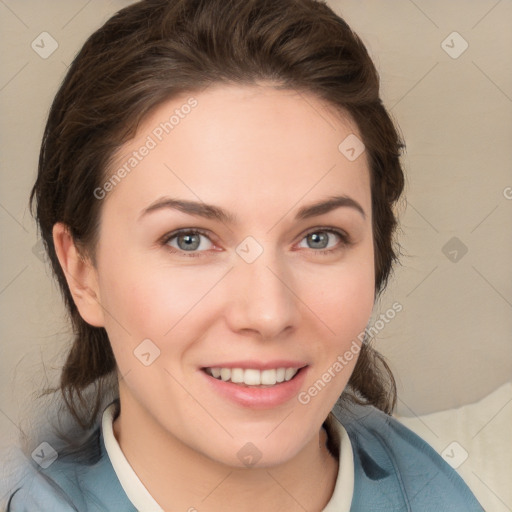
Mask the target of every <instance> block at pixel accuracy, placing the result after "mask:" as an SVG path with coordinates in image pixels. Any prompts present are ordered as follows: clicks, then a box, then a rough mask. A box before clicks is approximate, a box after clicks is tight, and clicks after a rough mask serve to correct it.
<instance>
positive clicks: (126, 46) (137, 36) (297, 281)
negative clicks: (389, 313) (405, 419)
mask: <svg viewBox="0 0 512 512" xmlns="http://www.w3.org/2000/svg"><path fill="white" fill-rule="evenodd" d="M401 147H402V144H401V141H400V138H399V136H398V133H397V130H396V128H395V127H394V125H393V122H392V121H391V119H390V117H389V115H388V114H387V112H386V110H385V108H384V107H383V105H382V103H381V101H380V98H379V84H378V75H377V72H376V70H375V67H374V65H373V63H372V62H371V60H370V58H369V56H368V54H367V52H366V49H365V48H364V46H363V44H362V43H361V41H360V40H359V39H358V37H357V36H356V35H355V34H354V33H353V32H352V31H351V30H350V28H349V27H348V26H347V25H346V23H345V22H344V21H343V20H341V19H340V18H339V17H338V16H336V15H335V14H334V13H333V12H332V11H331V10H330V9H329V8H328V7H327V6H325V5H324V4H322V3H320V2H316V1H313V0H282V1H280V2H274V1H269V0H249V1H247V0H244V1H241V0H207V1H197V0H171V1H169V0H145V1H142V2H138V3H136V4H133V5H131V6H130V7H127V8H125V9H123V10H122V11H120V12H119V13H118V14H116V15H115V16H114V17H113V18H112V19H111V20H109V21H108V22H107V23H106V24H105V25H104V26H103V27H101V28H100V29H99V30H98V31H97V32H95V33H94V34H93V35H92V36H91V37H90V38H89V40H88V41H87V42H86V44H85V45H84V47H83V48H82V50H81V52H80V53H79V55H78V56H77V57H76V59H75V61H74V62H73V64H72V66H71V68H70V70H69V72H68V74H67V76H66V78H65V80H64V83H63V84H62V86H61V88H60V90H59V92H58V94H57V96H56V98H55V101H54V103H53V106H52V108H51V111H50V114H49V119H48V123H47V126H46V130H45V135H44V139H43V144H42V149H41V155H40V163H39V174H38V178H37V182H36V184H35V186H34V189H33V192H32V200H33V201H35V203H36V212H37V220H38V223H39V226H40V230H41V234H42V237H43V240H44V242H45V245H46V248H47V251H48V255H49V257H50V260H51V263H52V266H53V270H54V272H55V275H56V277H57V280H58V282H59V285H60V287H61V290H62V292H63V296H64V299H65V302H66V305H67V307H68V309H69V312H70V317H71V320H72V323H73V327H74V330H75V333H76V335H75V340H74V343H73V345H72V347H71V349H70V352H69V355H68V358H67V361H66V364H65V366H64V368H63V371H62V378H61V386H60V389H61V392H62V396H63V397H64V401H65V403H66V406H67V408H68V410H69V412H70V413H71V415H72V416H73V418H74V420H75V422H76V425H77V427H78V432H79V435H77V436H76V438H75V440H74V441H73V442H71V441H69V442H68V444H62V443H60V444H59V441H58V439H52V440H50V441H48V440H46V439H44V440H43V439H42V440H41V441H42V443H41V445H40V446H39V447H38V449H36V450H35V451H34V452H33V454H32V459H33V460H34V461H35V463H34V465H33V467H34V468H35V469H34V470H33V471H32V472H30V471H28V469H27V475H26V477H25V478H24V480H23V481H22V482H21V483H20V484H19V485H17V486H16V488H15V489H13V492H12V495H11V498H10V501H9V510H12V511H20V510H37V509H40V510H54V511H58V510H80V511H82V510H88V511H89V510H116V511H117V510H120V511H124V510H126V511H132V510H142V511H152V510H166V511H167V510H189V511H194V510H197V511H217V510H247V511H248V510H269V511H273V510H276V511H277V510H287V511H288V510H289V511H292V510H315V511H320V510H326V511H333V510H336V511H348V510H352V511H369V510H371V511H397V510H431V509H434V508H436V509H437V510H466V511H473V510H475V511H476V510H482V508H481V507H480V505H479V504H478V502H477V501H476V499H475V498H474V497H473V496H472V494H471V492H470V491H469V489H468V488H467V487H466V486H465V484H464V483H463V481H462V480H461V479H460V477H459V476H458V475H457V473H456V472H455V471H453V470H452V469H451V468H450V467H449V466H448V465H446V464H445V463H444V461H443V460H442V459H441V458H440V457H439V456H438V455H437V454H436V453H435V452H434V450H433V449H431V448H430V447H429V446H428V445H427V444H426V443H424V442H423V441H422V440H420V439H419V438H418V437H417V436H415V435H414V434H413V433H412V432H410V431H408V430H407V429H405V428H404V427H403V426H401V425H399V424H398V423H397V422H396V421H395V420H393V419H392V418H391V417H390V416H389V415H390V413H391V412H392V410H393V408H394V405H395V400H396V396H395V395H396V390H395V384H394V380H393V377H392V375H391V372H390V370H389V368H388V367H387V365H386V363H385V362H384V360H383V359H382V358H381V357H380V356H379V355H378V354H377V353H376V352H375V351H374V350H373V349H372V348H371V347H370V345H369V344H368V340H367V339H366V328H367V325H368V322H369V319H370V316H371V313H372V309H373V305H374V303H375V299H376V297H377V296H378V294H379V293H381V292H382V290H383V289H384V287H385V285H386V282H387V279H388V276H389V274H390V272H391V268H392V265H393V263H394V261H395V259H396V254H395V250H394V248H393V233H394V230H395V227H396V219H395V216H394V213H393V206H394V204H395V203H396V201H397V200H398V199H399V197H400V195H401V193H402V189H403V181H404V177H403V172H402V169H401V166H400V162H399V156H400V150H401ZM394 307H395V306H394ZM396 308H397V310H398V309H399V308H401V306H400V304H398V303H396ZM112 398H114V399H112ZM106 405H107V407H105V406H106ZM68 437H69V436H68Z"/></svg>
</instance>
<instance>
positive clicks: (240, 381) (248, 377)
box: [202, 366, 304, 388]
mask: <svg viewBox="0 0 512 512" xmlns="http://www.w3.org/2000/svg"><path fill="white" fill-rule="evenodd" d="M302 368H304V367H284V366H283V367H278V368H268V369H265V370H260V369H258V368H225V367H206V368H202V371H203V372H205V373H206V374H207V375H209V376H210V377H213V378H214V379H217V380H221V381H224V382H230V383H231V384H237V385H239V386H241V387H250V388H271V387H274V386H276V385H279V384H282V383H284V382H289V381H290V380H292V379H294V378H295V377H296V375H297V374H298V373H299V372H300V370H302Z"/></svg>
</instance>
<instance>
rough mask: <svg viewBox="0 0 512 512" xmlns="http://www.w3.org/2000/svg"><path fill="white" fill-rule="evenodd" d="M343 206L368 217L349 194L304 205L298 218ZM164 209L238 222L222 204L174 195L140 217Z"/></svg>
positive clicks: (145, 211) (161, 199)
mask: <svg viewBox="0 0 512 512" xmlns="http://www.w3.org/2000/svg"><path fill="white" fill-rule="evenodd" d="M341 207H348V208H353V209H355V210H356V211H357V212H359V213H360V214H361V216H362V217H363V219H366V213H365V211H364V209H363V207H362V206H361V205H360V204H359V203H358V202H357V201H356V200H355V199H352V198H351V197H349V196H331V197H329V198H328V199H324V200H321V201H317V202H315V203H312V204H309V205H306V206H303V207H301V208H300V209H299V211H298V212H297V214H296V215H295V219H296V220H305V219H309V218H311V217H317V216H319V215H324V214H326V213H329V212H330V211H332V210H335V209H337V208H341ZM163 209H173V210H179V211H181V212H183V213H187V214H189V215H195V216H198V217H204V218H206V219H212V220H217V221H219V222H222V223H225V224H231V225H235V224H237V223H238V220H237V217H236V215H234V214H233V213H231V212H228V211H226V210H224V209H223V208H221V207H220V206H215V205H212V204H206V203H203V202H199V201H189V200H186V199H175V198H172V197H161V198H160V199H157V200H156V201H154V202H153V203H151V204H150V205H149V206H148V207H147V208H144V210H142V212H141V214H140V217H139V219H141V218H142V217H144V216H145V215H147V214H149V213H152V212H155V211H158V210H163Z"/></svg>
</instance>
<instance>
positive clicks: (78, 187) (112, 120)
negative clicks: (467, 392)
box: [30, 0, 404, 426]
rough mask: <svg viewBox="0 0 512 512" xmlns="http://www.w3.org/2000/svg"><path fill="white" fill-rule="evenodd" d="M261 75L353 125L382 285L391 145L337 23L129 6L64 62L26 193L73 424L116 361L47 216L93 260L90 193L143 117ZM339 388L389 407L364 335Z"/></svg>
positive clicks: (206, 5)
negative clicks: (65, 264)
mask: <svg viewBox="0 0 512 512" xmlns="http://www.w3.org/2000/svg"><path fill="white" fill-rule="evenodd" d="M262 80H264V81H267V82H268V81H270V82H271V83H272V84H275V87H277V88H282V89H295V90H297V91H299V92H305V93H310V94H314V95H316V97H318V98H320V99H322V100H325V101H326V102H327V104H329V105H331V106H332V107H333V108H334V109H338V110H340V111H342V112H344V113H347V112H348V113H349V114H350V116H351V117H352V118H353V119H354V120H355V122H356V123H357V126H358V128H359V131H360V133H361V136H362V138H363V142H364V144H365V146H366V150H367V155H368V158H369V163H370V175H371V195H372V209H373V219H372V223H373V236H374V247H375V275H376V278H375V291H376V294H377V295H378V294H380V293H381V292H382V290H383V289H384V287H385V286H386V283H387V280H388V277H389V274H390V271H391V268H392V265H393V263H394V261H395V260H396V259H397V254H396V253H395V250H394V247H393V245H394V243H393V234H394V231H395V228H396V224H397V222H396V218H395V215H394V212H393V205H394V203H395V202H396V201H397V200H398V198H399V197H400V195H401V193H402V190H403V186H404V176H403V172H402V168H401V165H400V162H399V157H400V153H401V150H402V148H403V144H402V142H401V140H400V137H399V134H398V132H397V129H396V127H395V126H394V123H393V121H392V120H391V118H390V116H389V114H388V113H387V112H386V109H385V108H384V106H383V105H382V102H381V100H380V98H379V77H378V74H377V71H376V69H375V66H374V64H373V62H372V60H371V59H370V57H369V55H368V53H367V51H366V48H365V47H364V45H363V43H362V42H361V40H360V39H359V38H358V37H357V35H356V34H354V33H353V32H352V30H351V29H350V28H349V26H348V25H347V24H346V23H345V21H343V20H342V19H341V18H340V17H339V16H337V15H336V14H335V13H334V12H333V11H332V10H331V9H330V8H329V7H327V6H326V5H325V4H324V3H322V2H319V1H315V0H279V1H276V0H143V1H141V2H137V3H135V4H132V5H131V6H129V7H126V8H124V9H122V10H121V11H120V12H118V13H117V14H115V15H114V16H113V17H112V18H111V19H110V20H108V21H107V22H106V23H105V24H104V25H103V26H102V27H101V28H100V29H98V30H97V31H96V32H95V33H94V34H92V35H91V36H90V37H89V39H88V40H87V41H86V43H85V44H84V46H83V48H82V49H81V51H80V52H79V54H78V55H77V56H76V58H75V59H74V61H73V63H72V65H71V67H70V69H69V71H68V73H67V75H66V77H65V79H64V81H63V83H62V85H61V87H60V89H59V91H58V93H57V95H56V97H55V99H54V102H53V104H52V107H51V110H50V112H49V117H48V121H47V124H46V128H45V132H44V137H43V141H42V146H41V152H40V157H39V169H38V176H37V181H36V183H35V185H34V188H33V190H32V193H31V197H30V200H31V205H32V207H34V202H35V201H36V202H37V206H36V218H37V221H38V223H39V228H40V232H41V235H42V239H43V241H44V244H45V247H46V250H47V252H48V255H49V259H50V262H51V265H52V268H53V272H54V273H55V276H56V278H57V280H58V282H59V285H60V288H61V291H62V294H63V296H64V300H65V303H66V306H67V308H68V310H69V313H70V316H71V321H72V325H73V328H74V337H75V339H74V342H73V345H72V347H71V349H70V351H69V354H68V357H67V360H66V362H65V365H64V367H63V370H62V374H61V382H60V388H59V389H60V390H61V392H62V394H63V397H64V400H65V404H66V405H67V407H68V408H69V410H70V412H71V413H72V415H73V416H74V418H75V419H76V420H78V421H79V422H80V424H81V425H83V426H91V425H92V424H93V422H94V421H95V418H96V416H97V414H98V412H99V408H100V406H101V401H102V393H103V392H104V390H105V385H107V388H108V387H109V386H110V388H111V386H112V377H113V375H114V373H115V372H114V370H115V359H114V355H113V353H112V349H111V347H110V343H109V340H108V337H107V333H106V331H105V330H104V329H103V328H97V327H93V326H91V325H89V324H87V323H86V322H85V321H84V320H83V319H82V318H81V317H80V315H79V313H78V310H77V308H76V306H75V304H74V301H73V298H72V296H71V294H70V291H69V288H68V285H67V282H66V279H65V277H64V273H63V271H62V269H61V267H60V264H59V261H58V259H57V256H56V253H55V247H54V244H53V239H52V228H53V225H54V224H55V223H56V222H63V223H64V224H66V225H67V226H68V227H69V230H70V233H71V234H72V236H73V238H74V240H75V243H76V244H77V245H78V247H79V248H81V249H82V250H83V254H84V256H85V255H86V256H87V257H89V258H90V259H91V261H92V262H94V247H95V243H96V238H95V237H96V235H97V231H98V230H97V227H98V222H99V216H100V213H101V201H99V200H98V199H97V198H96V197H95V195H94V190H95V189H97V188H98V187H99V186H101V184H102V181H103V180H104V177H105V176H106V175H107V174H108V169H109V164H110V163H111V159H112V156H113V155H114V153H115V151H116V150H117V149H118V148H119V147H120V146H122V145H123V144H124V143H125V142H126V141H127V140H129V139H130V138H131V137H133V135H134V134H135V132H136V130H137V127H138V125H139V123H140V122H141V121H142V120H143V118H144V117H145V116H146V115H148V113H149V112H151V111H152V109H154V108H156V107H157V106H158V105H159V104H161V103H162V102H164V101H166V100H168V99H170V98H171V97H173V96H176V95H178V94H182V93H184V92H192V91H197V90H200V89H203V88H205V87H208V86H209V85H211V84H219V83H236V84H256V83H258V82H259V81H262ZM340 142H341V141H340ZM106 383H107V384H106ZM91 386H92V388H93V391H92V397H91V396H88V397H87V398H86V396H85V394H84V393H85V391H86V390H87V389H89V390H90V389H91ZM348 390H349V391H351V393H350V395H351V398H352V399H353V400H355V401H357V402H359V403H368V404H372V405H374V406H376V407H378V408H380V409H382V410H384V411H385V412H387V413H391V412H392V410H393V408H394V406H395V402H396V386H395V381H394V379H393V376H392V373H391V371H390V369H389V367H388V366H387V364H386V362H385V361H384V359H383V358H382V356H381V355H380V354H378V353H377V352H376V351H375V350H374V349H373V348H372V347H371V346H370V345H369V344H368V343H366V342H365V343H363V345H362V348H361V352H360V355H359V359H358V362H357V364H356V366H355V369H354V372H353V374H352V376H351V378H350V381H349V384H348Z"/></svg>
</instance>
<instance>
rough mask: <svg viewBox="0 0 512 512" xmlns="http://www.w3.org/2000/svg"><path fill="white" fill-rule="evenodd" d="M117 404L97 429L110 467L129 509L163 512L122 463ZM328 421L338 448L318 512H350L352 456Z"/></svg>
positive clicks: (341, 430) (336, 426)
mask: <svg viewBox="0 0 512 512" xmlns="http://www.w3.org/2000/svg"><path fill="white" fill-rule="evenodd" d="M117 407H118V404H117V403H116V402H113V403H111V404H110V405H109V406H108V407H107V408H106V409H105V411H104V412H103V417H102V421H101V428H102V432H103V440H104V442H105V449H106V451H107V454H108V457H109V459H110V462H111V463H112V467H113V468H114V471H115V473H116V475H117V478H118V479H119V482H120V483H121V486H122V487H123V489H124V492H125V493H126V496H127V497H128V499H129V500H130V501H131V502H132V504H133V506H134V507H135V508H136V509H137V510H139V511H142V512H163V509H162V508H161V507H160V506H159V505H158V503H157V502H156V501H155V500H154V498H153V496H151V494H150V493H149V491H148V490H147V489H146V487H144V484H143V483H142V482H141V481H140V479H139V477H138V476H137V474H136V473H135V471H134V470H133V468H132V467H131V466H130V464H129V462H128V461H127V460H126V457H125V456H124V453H123V452H122V450H121V447H120V446H119V443H118V442H117V439H116V438H115V436H114V429H113V426H112V424H113V421H114V418H115V416H116V413H117ZM330 417H331V418H332V420H331V422H330V426H331V427H333V428H331V429H330V432H332V434H334V435H335V436H336V438H335V444H336V445H337V446H339V459H338V460H339V469H338V476H337V477H336V485H335V487H334V492H333V494H332V496H331V499H330V500H329V503H327V505H326V506H325V507H324V508H323V510H322V512H350V505H351V503H352V495H353V493H354V456H353V452H352V446H351V444H350V439H349V437H348V434H347V431H346V430H345V428H344V427H343V425H342V424H341V423H340V422H339V421H338V420H337V419H336V417H335V416H334V415H332V414H331V415H330Z"/></svg>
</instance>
